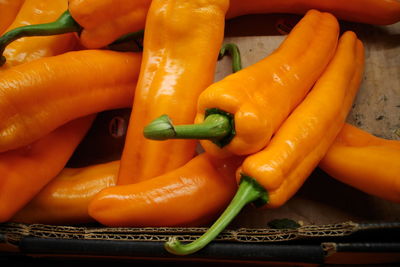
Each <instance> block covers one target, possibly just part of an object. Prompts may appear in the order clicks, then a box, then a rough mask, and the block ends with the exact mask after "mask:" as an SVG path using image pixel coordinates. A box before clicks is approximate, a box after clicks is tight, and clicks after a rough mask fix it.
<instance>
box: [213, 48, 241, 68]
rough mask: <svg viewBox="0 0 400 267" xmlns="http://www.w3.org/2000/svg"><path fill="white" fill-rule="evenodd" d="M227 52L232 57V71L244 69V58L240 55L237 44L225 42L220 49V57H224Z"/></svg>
mask: <svg viewBox="0 0 400 267" xmlns="http://www.w3.org/2000/svg"><path fill="white" fill-rule="evenodd" d="M227 53H229V54H230V55H231V57H232V72H233V73H235V72H238V71H239V70H241V69H242V58H241V56H240V51H239V48H238V46H237V45H236V44H233V43H228V44H224V45H223V46H222V48H221V50H220V51H219V55H218V58H219V59H222V58H223V57H224V56H225V55H226V54H227Z"/></svg>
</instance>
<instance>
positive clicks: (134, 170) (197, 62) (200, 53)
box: [118, 0, 229, 184]
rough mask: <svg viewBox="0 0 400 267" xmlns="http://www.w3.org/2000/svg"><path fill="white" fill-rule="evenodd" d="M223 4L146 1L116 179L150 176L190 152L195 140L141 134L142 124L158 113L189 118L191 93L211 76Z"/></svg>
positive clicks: (193, 97) (222, 21)
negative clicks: (137, 73) (139, 56)
mask: <svg viewBox="0 0 400 267" xmlns="http://www.w3.org/2000/svg"><path fill="white" fill-rule="evenodd" d="M228 4H229V1H227V0H212V1H201V0H199V1H198V0H194V1H185V0H168V1H162V0H154V1H153V2H152V4H151V7H150V10H149V13H148V16H147V21H146V28H145V35H144V50H143V61H142V65H141V69H140V76H139V80H138V85H137V87H136V91H135V99H134V103H133V110H132V114H131V117H130V122H129V127H128V132H127V136H126V140H125V147H124V151H123V154H122V158H121V167H120V173H119V177H118V184H130V183H135V182H140V181H142V180H146V179H149V178H152V177H156V176H158V175H161V174H163V173H166V172H168V171H170V170H173V169H176V168H178V167H180V166H182V165H184V164H185V163H187V162H188V161H189V160H190V159H191V158H192V157H193V156H194V155H195V148H196V141H194V140H171V141H167V142H156V141H153V140H148V139H146V138H144V136H143V128H144V126H145V125H146V124H148V123H149V122H150V121H151V120H153V119H154V118H156V117H158V116H160V115H162V114H164V113H168V114H170V116H171V117H172V118H173V119H174V120H175V121H177V122H179V123H191V122H193V120H194V118H195V114H196V106H195V104H196V102H197V98H198V96H199V95H200V93H201V92H202V91H203V90H204V89H205V88H206V87H207V86H209V85H210V84H211V83H212V82H213V80H214V73H215V68H216V64H217V59H218V53H219V50H220V48H221V46H222V40H223V37H224V24H225V12H226V10H227V8H228Z"/></svg>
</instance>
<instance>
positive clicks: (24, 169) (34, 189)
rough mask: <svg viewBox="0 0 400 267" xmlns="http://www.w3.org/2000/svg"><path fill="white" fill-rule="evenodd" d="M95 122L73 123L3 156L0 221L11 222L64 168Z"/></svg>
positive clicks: (88, 119)
mask: <svg viewBox="0 0 400 267" xmlns="http://www.w3.org/2000/svg"><path fill="white" fill-rule="evenodd" d="M93 119H94V116H93V115H90V116H87V117H84V118H81V119H79V120H74V121H73V122H71V123H69V124H66V125H64V126H63V127H60V128H58V129H57V130H55V131H53V132H51V133H49V134H48V135H47V136H46V137H44V138H42V139H40V140H39V141H37V142H35V143H32V144H30V145H28V146H26V147H22V148H19V149H16V150H11V151H7V152H5V153H1V154H0V222H6V221H8V220H9V219H11V217H12V216H13V215H14V214H15V213H16V212H17V211H19V210H20V209H21V208H22V207H23V206H25V205H26V204H27V203H28V202H29V201H30V200H31V199H32V198H33V197H34V196H35V195H36V194H37V193H38V192H39V191H40V190H41V189H42V188H43V187H44V186H45V185H46V184H47V183H48V182H49V181H50V180H51V179H52V178H54V177H55V176H56V175H57V174H58V173H59V171H60V170H61V169H62V168H64V166H65V164H66V163H67V161H68V159H69V157H70V156H71V155H72V153H73V152H74V150H75V148H76V146H77V145H78V144H79V142H80V141H81V140H82V138H83V137H84V135H85V133H86V132H87V130H88V129H89V127H90V125H91V121H93Z"/></svg>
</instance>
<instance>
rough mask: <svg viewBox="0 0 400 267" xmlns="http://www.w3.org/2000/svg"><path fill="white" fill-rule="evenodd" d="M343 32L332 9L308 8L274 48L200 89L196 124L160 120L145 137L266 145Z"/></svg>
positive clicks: (244, 147) (242, 151) (225, 146)
mask: <svg viewBox="0 0 400 267" xmlns="http://www.w3.org/2000/svg"><path fill="white" fill-rule="evenodd" d="M338 34H339V25H338V22H337V20H336V19H335V18H334V17H333V16H332V15H330V14H328V13H321V12H318V11H316V10H311V11H309V12H307V14H306V15H305V17H304V18H303V19H302V20H301V21H300V22H299V23H298V24H297V25H296V26H295V27H294V28H293V30H292V31H291V33H290V34H289V35H288V37H287V38H286V39H285V41H284V42H283V43H282V44H281V46H280V47H279V48H278V49H277V50H276V51H275V52H274V53H272V54H271V55H269V56H267V57H266V58H264V59H263V60H261V61H259V62H257V63H255V64H253V65H252V66H249V67H247V68H245V69H243V70H241V71H239V72H237V73H235V74H232V75H229V76H227V77H226V78H224V79H223V80H221V81H219V82H216V83H214V84H212V85H211V86H210V87H208V88H207V89H206V90H204V92H202V93H201V95H200V97H199V99H198V105H197V115H196V123H197V124H194V125H187V126H185V125H178V126H176V127H174V126H173V125H172V122H171V123H169V124H161V125H160V127H158V129H157V128H156V130H155V131H154V132H150V131H146V132H145V133H146V137H147V138H151V139H160V138H159V135H160V134H163V135H164V136H165V137H164V139H169V138H199V139H203V140H201V141H200V142H201V145H202V146H203V148H204V149H205V151H207V152H208V153H210V154H211V155H213V156H215V157H226V156H230V155H232V154H235V155H247V154H251V153H255V152H257V151H259V150H261V149H262V148H263V147H265V146H266V145H267V144H268V142H269V140H270V138H271V136H272V135H273V134H274V132H275V131H276V130H277V129H278V127H279V126H280V124H281V123H282V122H283V121H284V120H285V119H286V117H287V116H288V115H289V113H290V112H291V111H292V110H293V109H294V108H295V107H296V106H297V105H298V104H299V103H300V102H301V101H302V100H303V98H304V97H305V95H306V94H307V93H308V91H309V90H310V89H311V87H312V85H313V84H314V83H315V81H316V80H317V79H318V77H319V76H320V75H321V73H322V72H323V71H324V69H325V67H326V66H327V64H328V63H329V61H330V59H331V58H332V56H333V55H334V53H335V49H336V46H337V39H338ZM167 114H168V113H167ZM156 122H157V120H156V121H155V122H154V123H156ZM171 129H172V130H171ZM221 129H223V130H224V131H221ZM165 132H168V133H170V134H165ZM221 132H222V133H221ZM199 133H200V134H199ZM206 139H209V140H211V141H208V140H206Z"/></svg>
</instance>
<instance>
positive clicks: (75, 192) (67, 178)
mask: <svg viewBox="0 0 400 267" xmlns="http://www.w3.org/2000/svg"><path fill="white" fill-rule="evenodd" d="M118 168H119V161H111V162H108V163H103V164H96V165H91V166H88V167H84V168H65V169H63V170H62V171H61V172H60V174H58V175H57V176H56V177H54V178H53V179H52V180H51V181H50V182H49V183H48V184H47V185H46V186H45V187H44V188H43V189H42V190H41V191H40V192H39V193H38V194H37V195H36V196H35V197H34V198H33V199H32V200H31V201H29V203H28V204H27V205H26V206H25V207H24V208H23V209H21V210H20V211H19V212H17V213H16V214H15V216H14V217H13V218H12V219H11V221H14V222H22V223H43V224H78V223H89V222H93V221H94V220H93V218H91V217H90V216H89V214H88V205H89V202H90V200H91V199H92V198H93V197H94V196H95V195H96V194H97V193H98V192H100V191H101V190H102V189H104V188H107V187H110V186H114V185H115V184H116V181H117V175H118Z"/></svg>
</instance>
